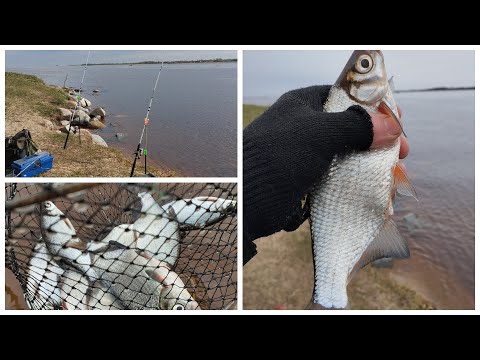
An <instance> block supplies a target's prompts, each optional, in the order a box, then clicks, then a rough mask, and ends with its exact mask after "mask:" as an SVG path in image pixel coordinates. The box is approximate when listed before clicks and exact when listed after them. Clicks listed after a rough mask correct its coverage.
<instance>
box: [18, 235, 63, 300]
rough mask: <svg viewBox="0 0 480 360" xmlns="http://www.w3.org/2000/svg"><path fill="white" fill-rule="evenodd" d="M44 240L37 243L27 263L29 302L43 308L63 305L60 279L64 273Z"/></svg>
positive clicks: (26, 296)
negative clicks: (59, 284)
mask: <svg viewBox="0 0 480 360" xmlns="http://www.w3.org/2000/svg"><path fill="white" fill-rule="evenodd" d="M64 271H65V270H64V269H62V268H61V267H60V266H59V265H58V264H57V262H56V261H55V260H54V259H53V256H52V254H50V252H49V251H48V249H47V247H46V246H45V244H44V243H43V242H39V243H37V244H35V247H34V248H33V251H32V253H31V254H30V260H29V261H28V264H27V289H28V293H27V294H26V295H25V298H26V300H27V302H28V303H29V304H31V305H33V304H35V307H39V308H41V309H45V308H48V309H55V308H59V307H60V306H61V297H60V290H59V287H58V281H59V279H60V277H61V276H62V274H63V273H64Z"/></svg>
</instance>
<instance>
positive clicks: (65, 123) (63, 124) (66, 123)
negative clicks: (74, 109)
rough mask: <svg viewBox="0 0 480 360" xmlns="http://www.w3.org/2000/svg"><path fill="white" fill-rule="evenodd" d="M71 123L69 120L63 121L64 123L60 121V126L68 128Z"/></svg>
mask: <svg viewBox="0 0 480 360" xmlns="http://www.w3.org/2000/svg"><path fill="white" fill-rule="evenodd" d="M69 123H70V122H69V121H68V120H62V121H60V124H61V125H62V126H67V125H68V124H69Z"/></svg>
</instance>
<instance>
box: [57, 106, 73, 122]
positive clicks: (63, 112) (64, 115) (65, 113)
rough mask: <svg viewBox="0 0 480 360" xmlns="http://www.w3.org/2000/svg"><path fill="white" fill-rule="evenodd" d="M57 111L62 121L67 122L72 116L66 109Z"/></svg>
mask: <svg viewBox="0 0 480 360" xmlns="http://www.w3.org/2000/svg"><path fill="white" fill-rule="evenodd" d="M58 110H60V113H61V116H62V119H65V120H67V119H70V116H72V112H71V111H70V110H68V109H64V108H58Z"/></svg>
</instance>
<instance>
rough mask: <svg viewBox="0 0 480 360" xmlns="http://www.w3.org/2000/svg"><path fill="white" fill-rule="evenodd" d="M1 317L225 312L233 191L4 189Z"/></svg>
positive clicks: (202, 187) (232, 269) (230, 280)
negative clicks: (42, 312) (36, 312)
mask: <svg viewBox="0 0 480 360" xmlns="http://www.w3.org/2000/svg"><path fill="white" fill-rule="evenodd" d="M5 192H6V213H5V224H6V227H5V232H6V236H5V239H6V243H5V254H6V262H5V263H6V268H7V269H8V271H6V290H7V291H6V293H7V304H6V305H7V308H30V309H69V310H70V309H82V310H89V309H103V310H107V309H130V310H140V309H151V310H152V309H159V310H172V309H175V310H183V309H186V310H207V309H231V308H233V307H234V306H235V305H236V293H237V291H236V284H237V282H236V275H237V217H236V209H237V185H236V184H233V183H226V184H184V183H175V184H116V183H113V184H85V183H83V184H28V183H21V184H20V183H19V184H6V187H5Z"/></svg>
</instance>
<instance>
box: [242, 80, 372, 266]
mask: <svg viewBox="0 0 480 360" xmlns="http://www.w3.org/2000/svg"><path fill="white" fill-rule="evenodd" d="M329 91H330V86H311V87H308V88H304V89H298V90H293V91H290V92H288V93H286V94H284V95H282V97H280V99H278V100H277V102H275V104H273V105H272V106H271V107H270V108H269V109H268V110H267V111H265V113H263V114H262V115H260V116H259V117H258V118H257V119H255V121H253V122H252V123H251V124H250V125H249V126H247V127H246V128H245V130H244V131H243V196H244V200H243V202H244V226H243V230H244V234H243V236H244V241H243V244H244V245H243V256H244V263H246V262H247V261H248V260H250V259H251V258H252V257H253V256H254V255H255V254H256V248H255V244H254V243H253V240H255V239H257V238H259V237H262V236H267V235H270V234H273V233H275V232H277V231H280V230H287V231H293V230H295V229H297V228H298V227H299V226H300V225H301V224H302V223H303V222H304V221H305V219H306V217H307V216H308V212H307V211H305V209H303V208H302V206H301V201H302V199H303V198H304V196H305V195H306V194H307V192H308V191H309V190H310V189H311V187H312V186H313V184H314V183H315V182H316V181H318V180H319V179H321V177H322V175H323V174H324V173H325V171H326V170H327V169H328V167H329V165H330V163H331V161H332V159H333V157H334V155H336V154H339V155H340V154H345V153H347V152H349V151H351V150H367V149H368V148H369V147H370V145H371V143H372V141H373V125H372V122H371V119H370V115H368V113H367V112H366V111H365V110H364V109H363V108H362V107H360V106H352V107H350V108H348V109H347V110H346V111H344V112H339V113H326V112H323V105H324V103H325V101H326V99H327V97H328V93H329Z"/></svg>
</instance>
